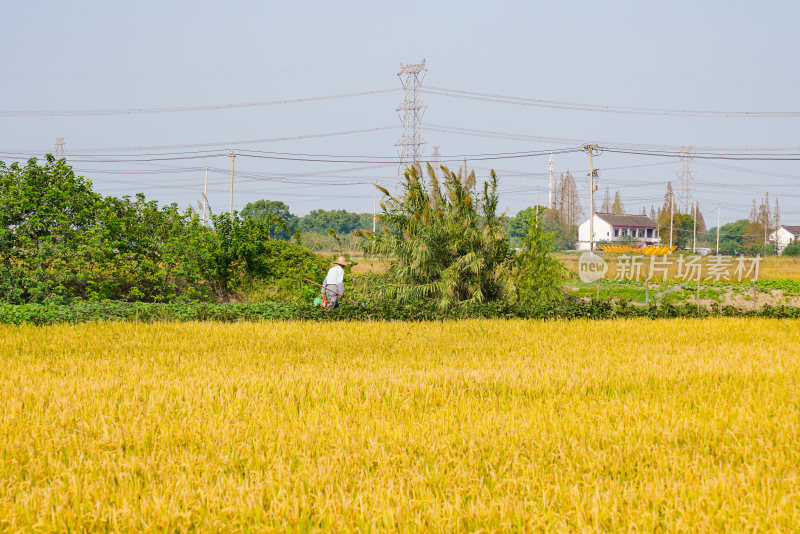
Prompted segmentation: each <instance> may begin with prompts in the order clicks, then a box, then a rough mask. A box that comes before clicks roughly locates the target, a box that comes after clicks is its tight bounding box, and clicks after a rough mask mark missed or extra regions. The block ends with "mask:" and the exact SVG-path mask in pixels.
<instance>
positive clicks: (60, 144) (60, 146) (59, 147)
mask: <svg viewBox="0 0 800 534" xmlns="http://www.w3.org/2000/svg"><path fill="white" fill-rule="evenodd" d="M66 144H67V143H65V142H64V138H63V137H56V150H55V154H54V155H55V157H56V158H57V159H61V158H63V157H64V146H65V145H66Z"/></svg>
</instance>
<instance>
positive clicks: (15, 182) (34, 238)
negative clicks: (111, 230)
mask: <svg viewBox="0 0 800 534" xmlns="http://www.w3.org/2000/svg"><path fill="white" fill-rule="evenodd" d="M101 198H102V197H101V196H100V195H98V194H97V193H94V192H93V191H92V186H91V182H89V181H88V180H86V179H85V178H82V177H80V176H76V175H75V174H74V173H73V172H72V169H71V168H70V167H69V166H68V165H66V164H65V163H64V160H63V159H62V160H56V159H55V158H54V157H53V156H52V155H47V157H46V158H45V161H44V163H43V164H42V165H40V164H39V162H38V161H37V160H36V159H35V158H32V159H30V160H28V162H27V165H25V166H21V165H20V164H18V163H12V164H11V165H10V166H6V164H5V163H3V162H0V264H1V265H3V269H2V272H1V273H0V277H1V278H0V299H2V300H7V301H10V302H27V301H37V302H41V301H47V300H58V299H60V298H62V296H64V295H66V294H68V292H69V289H68V286H69V285H70V284H71V283H72V278H74V275H73V274H72V272H71V271H72V269H71V268H67V269H65V266H71V265H73V264H74V263H75V255H76V249H77V248H78V245H79V244H80V243H82V242H83V241H84V239H85V236H86V234H87V232H88V231H89V230H91V229H92V228H93V227H94V225H95V224H96V218H97V211H98V208H99V205H100V202H101Z"/></svg>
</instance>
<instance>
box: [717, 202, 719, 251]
mask: <svg viewBox="0 0 800 534" xmlns="http://www.w3.org/2000/svg"><path fill="white" fill-rule="evenodd" d="M717 256H719V204H717Z"/></svg>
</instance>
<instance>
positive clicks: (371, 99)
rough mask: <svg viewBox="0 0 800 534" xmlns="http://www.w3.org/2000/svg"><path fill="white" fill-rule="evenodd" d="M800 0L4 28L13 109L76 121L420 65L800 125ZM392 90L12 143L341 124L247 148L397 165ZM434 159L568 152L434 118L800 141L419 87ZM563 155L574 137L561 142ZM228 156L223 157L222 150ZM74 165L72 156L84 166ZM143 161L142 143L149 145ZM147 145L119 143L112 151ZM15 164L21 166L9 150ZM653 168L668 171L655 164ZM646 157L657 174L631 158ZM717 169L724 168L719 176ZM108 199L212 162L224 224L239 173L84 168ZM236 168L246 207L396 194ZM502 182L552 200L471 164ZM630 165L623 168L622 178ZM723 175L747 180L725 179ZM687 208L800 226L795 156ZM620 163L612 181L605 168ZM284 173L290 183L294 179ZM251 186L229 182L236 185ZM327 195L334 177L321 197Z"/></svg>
mask: <svg viewBox="0 0 800 534" xmlns="http://www.w3.org/2000/svg"><path fill="white" fill-rule="evenodd" d="M798 5H799V4H797V3H796V2H789V1H786V2H760V3H756V2H718V1H713V2H712V1H705V2H642V1H639V2H611V3H608V2H607V3H596V2H550V3H537V2H496V3H494V4H489V3H487V2H436V3H433V2H404V3H400V2H397V3H394V2H393V3H384V2H337V3H333V2H324V3H323V2H303V3H293V4H290V3H272V2H245V1H233V2H226V3H215V2H149V1H142V2H136V3H122V2H99V1H98V2H84V1H74V2H58V3H56V2H36V1H28V2H18V3H13V4H10V5H8V6H6V10H5V21H4V31H3V32H2V33H0V49H1V50H3V60H4V61H3V69H2V72H1V73H0V109H2V110H3V111H8V110H50V109H56V110H78V109H97V108H139V107H152V106H183V105H204V104H231V103H240V102H253V101H269V100H282V99H291V98H302V97H314V96H323V95H332V94H338V93H352V92H361V91H369V90H375V89H387V88H396V87H399V85H400V84H399V80H398V78H397V75H396V74H397V70H398V67H399V66H400V63H401V62H416V61H419V60H420V59H422V58H426V60H427V65H428V67H429V72H428V73H427V77H426V79H425V84H426V85H431V86H438V87H447V88H455V89H464V90H469V91H481V92H490V93H497V94H502V95H510V96H520V97H526V98H535V99H548V100H561V101H569V102H579V103H587V104H597V105H616V106H641V107H651V108H678V109H709V110H741V111H800V101H798V95H800V73H799V72H798V68H797V67H798V61H797V51H798V50H800V38H799V37H798V33H797V30H796V26H797V22H798V20H800V7H798ZM401 99H402V94H401V93H400V92H399V91H398V92H392V93H385V94H379V95H373V96H362V97H356V98H350V99H342V100H328V101H320V102H310V103H298V104H287V105H280V106H265V107H257V108H246V109H239V110H219V111H198V112H191V113H164V114H147V115H141V114H134V115H114V116H100V117H98V116H75V117H8V116H5V117H0V121H2V125H3V127H2V128H1V129H0V151H12V150H23V151H31V152H34V153H40V154H41V153H43V152H44V151H52V149H53V148H52V147H53V143H54V141H55V139H56V137H58V136H62V137H64V138H65V139H66V153H67V157H68V159H70V158H75V159H76V160H77V159H78V155H77V152H78V151H79V150H81V149H87V150H88V149H97V148H109V147H118V148H133V147H146V146H163V145H185V144H196V143H214V142H227V141H247V140H257V139H270V138H282V137H292V136H303V135H309V134H320V133H327V132H340V131H349V130H360V129H371V128H381V127H387V126H394V127H395V128H394V129H386V130H380V131H374V132H370V133H363V134H353V135H342V136H335V137H324V138H312V139H304V140H292V141H284V142H269V143H260V144H244V145H234V148H236V147H237V146H241V148H248V149H255V150H265V151H266V150H268V151H282V152H292V153H314V154H321V153H324V154H334V155H367V156H394V155H396V149H395V146H394V143H395V141H396V140H397V138H398V137H399V135H400V128H399V119H398V117H397V113H396V112H395V108H396V107H397V105H398V103H399V102H400V100H401ZM423 101H424V102H425V103H426V104H427V105H428V109H427V111H426V114H425V116H424V119H423V129H422V133H423V136H424V137H425V138H426V139H427V140H428V141H429V143H428V144H427V145H425V147H424V149H423V151H424V154H426V155H427V154H430V152H431V149H432V146H433V145H439V146H440V147H441V148H440V151H441V152H442V153H443V154H446V155H454V154H477V153H495V152H515V151H525V150H546V149H549V148H555V147H563V146H565V143H552V142H541V141H527V142H526V141H520V140H503V139H496V138H481V137H476V136H465V135H460V134H455V133H442V132H439V131H426V129H425V125H426V123H427V124H436V125H445V126H448V127H457V128H471V129H480V130H491V131H497V132H505V133H512V134H523V135H528V136H539V137H557V138H568V139H572V140H575V141H580V142H604V141H606V142H607V141H611V142H627V143H639V144H646V145H657V146H670V147H672V146H682V145H692V146H705V147H798V150H796V151H795V152H800V119H798V118H769V119H755V118H726V117H713V118H707V117H705V118H695V117H686V116H638V115H617V114H607V113H594V112H584V111H580V112H579V111H567V110H548V109H543V108H537V107H523V106H512V105H507V104H499V103H488V102H479V101H472V100H461V99H454V98H448V97H443V96H435V95H423ZM568 144H569V143H568ZM576 144H577V143H571V144H569V145H570V146H572V145H576ZM219 148H220V149H221V150H224V149H226V148H229V147H224V146H220V147H219ZM71 151H73V152H71ZM139 152H145V151H139ZM112 153H113V154H126V153H136V152H135V151H127V152H125V151H121V150H118V151H111V152H109V154H112ZM3 157H4V159H10V158H8V157H7V156H3ZM655 163H658V164H659V165H651V164H655ZM639 165H645V166H639ZM721 165H724V166H726V167H721ZM74 166H75V168H76V170H78V171H79V172H80V173H81V174H84V175H86V176H88V177H91V178H92V179H93V181H94V183H95V186H96V187H97V189H99V190H100V191H102V192H104V193H106V194H131V193H134V192H137V191H145V192H146V193H147V194H148V196H151V197H153V198H157V199H158V200H160V201H164V202H173V201H174V202H177V203H178V204H179V205H180V206H181V207H184V206H186V205H188V204H193V205H194V204H196V202H197V201H198V199H199V198H200V193H201V190H202V180H203V176H202V171H201V170H199V169H200V168H202V167H203V166H209V167H212V168H213V169H219V171H217V172H212V174H211V176H210V183H211V184H212V185H211V186H210V194H209V197H210V200H211V203H212V205H213V208H214V209H215V211H221V210H224V209H227V205H228V193H227V180H228V177H227V176H226V175H225V174H224V172H223V171H222V170H223V169H228V168H229V166H230V162H229V160H228V159H226V158H224V157H222V158H214V159H207V160H206V159H204V160H200V159H193V160H180V161H166V162H149V163H142V162H118V163H114V162H77V161H76V162H75V163H74ZM363 166H364V165H359V164H354V163H308V162H297V161H276V160H267V159H254V158H245V157H240V158H237V160H236V169H237V173H239V172H241V173H242V174H241V178H240V179H237V187H236V194H235V207H236V208H241V207H242V206H243V205H244V204H245V203H246V202H248V201H251V200H255V199H258V198H270V199H275V200H283V201H285V202H286V203H287V204H289V205H290V207H291V208H292V210H293V211H294V212H295V213H298V214H303V213H306V212H308V211H309V210H311V209H315V208H320V207H321V208H326V209H333V208H340V207H341V208H346V209H349V210H355V211H371V209H372V192H371V186H370V185H369V182H370V180H373V179H376V180H379V181H381V183H384V184H393V183H394V179H395V176H396V168H394V167H392V166H385V167H381V168H371V169H362V170H358V169H355V170H354V168H356V167H363ZM471 166H474V167H476V168H477V169H478V174H479V175H485V174H486V173H487V172H488V168H489V167H495V168H497V169H498V174H499V175H500V179H501V184H502V188H503V189H502V191H503V196H502V199H501V201H502V202H501V203H502V205H503V207H504V208H507V209H508V211H509V212H510V213H514V212H516V211H517V210H519V209H521V208H523V207H525V206H527V205H530V204H532V203H534V202H535V199H536V187H537V186H540V187H542V188H543V189H542V202H544V198H545V196H546V185H547V177H546V171H547V158H546V157H542V158H528V159H513V160H501V161H496V162H485V161H484V162H480V163H477V162H476V163H474V164H472V165H471ZM596 166H597V167H599V168H600V169H601V178H600V188H601V191H600V192H601V195H600V196H602V192H603V190H604V188H605V187H606V186H608V187H610V188H611V190H612V193H613V191H615V190H620V192H621V194H622V197H623V200H624V201H625V204H626V208H627V210H628V211H639V210H640V209H641V207H642V206H643V205H645V206H646V207H647V209H648V211H649V208H650V205H651V204H655V205H659V204H660V203H661V199H662V198H663V194H664V187H665V182H666V181H667V180H673V182H675V180H676V172H677V171H678V170H679V168H680V163H679V162H678V161H676V160H664V159H654V158H652V157H642V156H625V155H618V154H611V153H605V154H603V155H601V156H600V157H598V158H597V159H596ZM587 167H588V161H587V158H586V156H585V155H582V154H570V155H563V156H557V157H556V159H555V169H556V172H557V173H558V172H562V171H565V170H567V169H568V168H569V169H571V170H572V171H573V173H574V174H575V176H576V180H577V182H578V185H579V187H580V188H581V190H582V192H583V193H584V197H583V199H582V201H583V204H584V209H587V210H588V186H587V185H585V173H586V170H587ZM619 167H625V168H619ZM730 167H735V169H732V168H730ZM693 168H694V169H695V171H696V180H697V184H696V185H697V191H696V197H697V199H698V200H699V202H700V204H701V207H702V209H703V211H704V213H705V217H706V219H707V221H708V222H709V225H712V224H713V223H714V222H715V221H714V219H715V218H716V213H715V211H716V210H715V209H714V208H715V207H716V204H717V203H720V204H721V205H722V211H723V220H731V219H735V218H741V217H746V216H747V211H748V207H749V205H750V202H751V200H752V199H753V198H754V197H761V196H762V195H763V194H764V193H765V192H767V191H768V192H769V193H770V196H771V197H775V196H777V197H778V198H779V199H780V201H781V205H782V207H783V212H784V216H783V222H786V223H794V224H800V193H799V192H798V187H797V184H798V180H800V162H797V161H792V162H764V161H746V162H736V161H734V162H720V161H716V162H701V161H695V162H694V163H693ZM604 169H610V170H604ZM287 175H288V176H287ZM237 176H238V174H237ZM323 184H329V185H323Z"/></svg>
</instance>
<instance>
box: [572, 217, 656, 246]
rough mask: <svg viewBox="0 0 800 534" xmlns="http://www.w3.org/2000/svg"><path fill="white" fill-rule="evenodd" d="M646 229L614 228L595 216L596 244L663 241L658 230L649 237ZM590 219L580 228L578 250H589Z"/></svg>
mask: <svg viewBox="0 0 800 534" xmlns="http://www.w3.org/2000/svg"><path fill="white" fill-rule="evenodd" d="M647 230H648V229H646V228H626V227H616V228H615V227H614V226H612V225H611V224H609V223H608V222H606V221H605V220H603V219H601V218H600V217H599V216H598V215H597V214H595V215H594V242H595V244H597V243H598V242H600V241H621V240H623V239H625V238H630V239H631V240H633V241H643V242H645V243H658V242H660V241H661V239H660V238H659V236H658V229H657V228H653V229H651V230H650V237H647ZM589 246H590V242H589V219H586V220H585V221H583V222H582V223H581V224H580V225H579V226H578V244H577V248H578V250H589Z"/></svg>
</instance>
